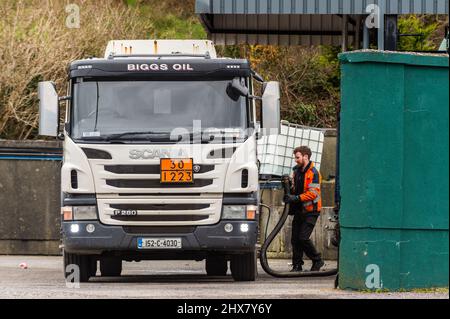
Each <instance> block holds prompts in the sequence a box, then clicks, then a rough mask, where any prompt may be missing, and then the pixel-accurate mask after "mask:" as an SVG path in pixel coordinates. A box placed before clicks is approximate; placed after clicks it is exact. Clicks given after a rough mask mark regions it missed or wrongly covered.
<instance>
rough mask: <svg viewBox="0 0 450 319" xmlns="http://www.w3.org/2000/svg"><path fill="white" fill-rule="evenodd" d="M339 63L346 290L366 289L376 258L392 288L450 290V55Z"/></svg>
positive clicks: (374, 56) (359, 57) (364, 55)
mask: <svg viewBox="0 0 450 319" xmlns="http://www.w3.org/2000/svg"><path fill="white" fill-rule="evenodd" d="M340 60H341V63H342V98H341V99H342V103H341V141H340V182H341V196H342V202H341V212H340V221H341V227H342V246H341V258H340V259H341V260H340V266H341V269H340V273H341V276H340V282H341V287H346V288H353V289H366V288H367V287H366V286H365V284H364V283H365V280H366V277H367V274H365V267H366V266H367V265H368V262H370V263H373V264H378V265H383V269H384V270H383V272H384V276H383V277H384V279H383V282H384V287H385V288H389V289H400V288H414V287H426V286H436V285H444V286H447V285H448V273H449V269H448V226H449V199H448V193H449V148H448V145H449V135H448V132H449V113H448V111H449V90H448V87H449V76H448V65H449V61H448V56H431V55H420V54H404V53H386V52H367V51H364V52H352V53H345V54H342V55H341V56H340ZM404 242H406V243H408V244H400V245H397V243H404ZM364 253H365V254H366V255H362V254H364ZM422 263H423V265H422ZM426 265H428V267H431V268H432V269H433V271H431V272H429V271H426ZM431 265H432V266H431ZM405 274H407V275H405Z"/></svg>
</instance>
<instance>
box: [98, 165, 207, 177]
mask: <svg viewBox="0 0 450 319" xmlns="http://www.w3.org/2000/svg"><path fill="white" fill-rule="evenodd" d="M199 166H200V169H199V171H196V172H194V175H195V174H202V173H207V172H210V171H212V170H214V165H206V164H202V165H199ZM105 171H107V172H111V173H114V174H159V173H160V171H161V168H160V166H159V164H152V165H105Z"/></svg>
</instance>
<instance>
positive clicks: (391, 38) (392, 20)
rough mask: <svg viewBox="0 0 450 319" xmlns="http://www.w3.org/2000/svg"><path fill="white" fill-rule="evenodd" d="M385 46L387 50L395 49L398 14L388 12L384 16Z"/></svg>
mask: <svg viewBox="0 0 450 319" xmlns="http://www.w3.org/2000/svg"><path fill="white" fill-rule="evenodd" d="M385 23H386V27H385V37H384V41H385V48H386V50H388V51H397V43H398V16H397V15H395V14H388V15H386V16H385Z"/></svg>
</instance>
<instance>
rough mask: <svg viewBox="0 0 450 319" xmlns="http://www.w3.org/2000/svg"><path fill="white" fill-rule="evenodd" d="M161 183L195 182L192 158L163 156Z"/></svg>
mask: <svg viewBox="0 0 450 319" xmlns="http://www.w3.org/2000/svg"><path fill="white" fill-rule="evenodd" d="M160 165H161V178H160V182H161V183H193V182H194V176H193V173H192V166H193V163H192V158H161V162H160Z"/></svg>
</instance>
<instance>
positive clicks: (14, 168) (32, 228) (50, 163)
mask: <svg viewBox="0 0 450 319" xmlns="http://www.w3.org/2000/svg"><path fill="white" fill-rule="evenodd" d="M12 146H14V147H20V148H21V149H22V151H23V152H25V153H22V154H19V155H18V156H17V155H12V153H13V151H11V152H10V153H6V151H5V149H7V148H9V147H12ZM58 147H60V144H59V143H58V142H53V141H51V142H46V141H0V148H2V149H3V152H2V154H0V155H2V157H3V158H2V157H0V254H30V255H37V254H39V255H40V254H43V255H53V254H59V253H60V250H59V248H58V246H59V243H60V241H59V238H60V236H59V235H60V234H59V224H60V173H59V172H60V166H61V162H60V161H54V160H31V159H28V158H30V157H31V156H30V157H27V156H26V155H27V153H26V149H28V148H29V149H33V148H34V149H35V148H43V149H45V148H58ZM24 150H25V151H24ZM30 152H31V151H30ZM7 155H10V157H16V159H5V158H6V156H7ZM19 158H27V159H19Z"/></svg>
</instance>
